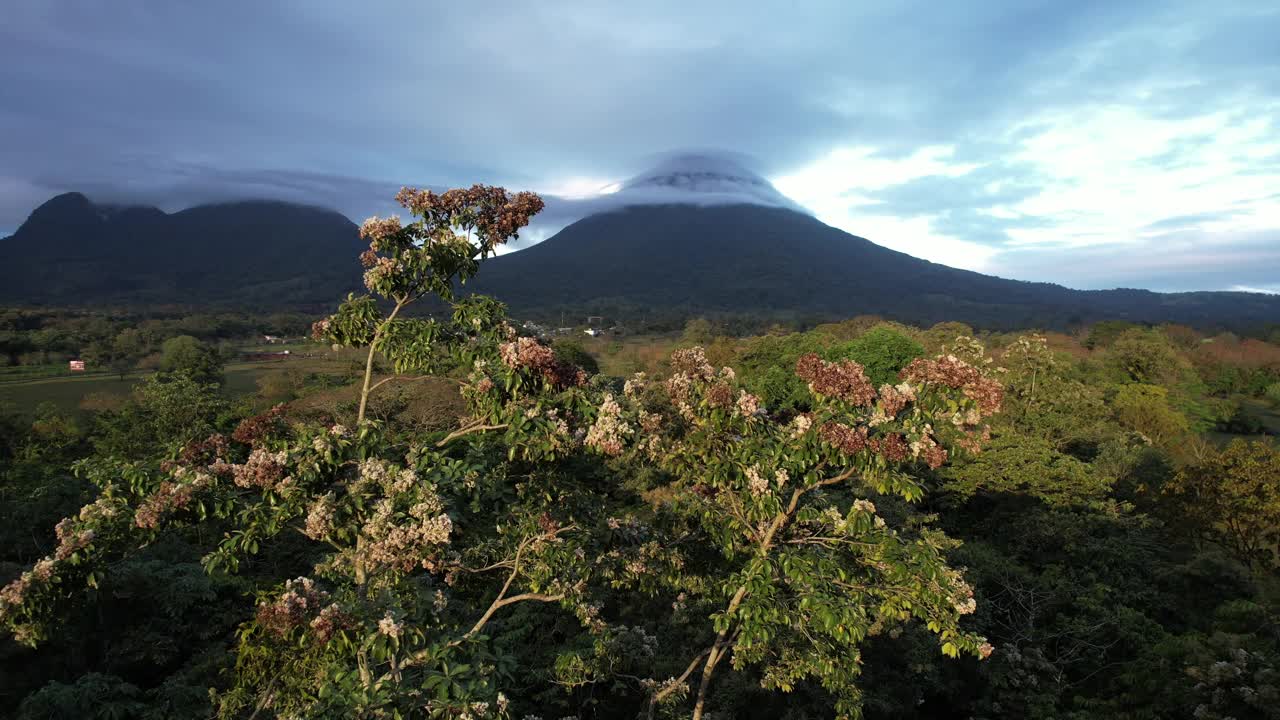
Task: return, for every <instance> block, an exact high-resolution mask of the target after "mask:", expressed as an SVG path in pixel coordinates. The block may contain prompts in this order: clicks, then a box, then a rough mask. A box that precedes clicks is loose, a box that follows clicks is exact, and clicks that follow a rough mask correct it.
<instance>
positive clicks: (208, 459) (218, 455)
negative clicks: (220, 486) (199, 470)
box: [178, 433, 231, 467]
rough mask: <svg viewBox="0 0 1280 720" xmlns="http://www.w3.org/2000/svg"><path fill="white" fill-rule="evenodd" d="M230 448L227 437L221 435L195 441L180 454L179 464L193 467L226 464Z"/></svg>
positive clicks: (188, 444)
mask: <svg viewBox="0 0 1280 720" xmlns="http://www.w3.org/2000/svg"><path fill="white" fill-rule="evenodd" d="M230 447H231V446H230V444H229V443H228V442H227V437H226V436H225V435H222V434H220V433H219V434H214V435H210V436H209V437H207V438H205V439H204V440H193V441H191V442H189V443H187V445H186V446H185V447H183V448H182V451H181V452H180V453H178V463H179V464H180V465H181V466H185V467H192V466H194V465H212V464H214V463H218V462H226V459H227V453H228V450H229V449H230Z"/></svg>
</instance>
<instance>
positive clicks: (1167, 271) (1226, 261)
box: [991, 229, 1280, 291]
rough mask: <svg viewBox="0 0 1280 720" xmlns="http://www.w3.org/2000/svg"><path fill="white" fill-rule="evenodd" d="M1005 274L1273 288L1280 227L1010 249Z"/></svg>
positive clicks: (996, 266)
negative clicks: (1076, 246)
mask: <svg viewBox="0 0 1280 720" xmlns="http://www.w3.org/2000/svg"><path fill="white" fill-rule="evenodd" d="M991 265H992V268H991V269H992V271H993V273H994V274H996V275H1001V276H1003V277H1013V278H1018V279H1021V280H1038V281H1046V282H1055V283H1059V284H1062V285H1066V286H1068V287H1075V288H1083V289H1106V288H1112V287H1137V288H1146V289H1151V290H1163V291H1182V290H1228V289H1231V288H1234V287H1238V286H1243V287H1252V288H1260V289H1265V288H1273V287H1276V286H1277V278H1280V230H1266V231H1258V232H1241V233H1231V234H1227V235H1222V234H1214V235H1210V234H1206V233H1204V232H1201V231H1198V230H1194V229H1192V230H1182V231H1177V232H1169V233H1165V234H1161V235H1157V236H1154V237H1151V238H1148V239H1145V240H1143V241H1140V242H1136V243H1125V244H1111V245H1100V246H1094V247H1084V248H1072V249H1069V250H1067V249H1058V248H1049V249H1040V248H1038V249H1014V250H1006V251H1004V252H1002V253H1000V254H999V255H997V256H996V257H995V258H994V259H993V260H992V263H991Z"/></svg>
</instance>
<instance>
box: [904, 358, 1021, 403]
mask: <svg viewBox="0 0 1280 720" xmlns="http://www.w3.org/2000/svg"><path fill="white" fill-rule="evenodd" d="M900 376H901V377H902V379H903V380H908V381H910V382H915V383H932V384H935V385H945V386H947V387H950V388H956V389H959V390H962V391H963V392H964V394H965V396H966V397H968V398H969V399H971V400H973V401H974V402H976V403H977V404H978V407H979V408H980V409H981V410H982V412H983V413H984V414H986V415H990V414H992V413H996V412H999V411H1000V403H1001V401H1002V400H1003V399H1004V388H1003V387H1001V385H1000V383H999V382H998V381H996V380H994V379H992V378H989V377H987V376H985V375H983V374H982V372H981V371H979V370H978V369H977V368H975V367H974V366H972V365H970V364H969V363H967V362H965V361H963V360H961V359H959V358H957V357H956V356H954V355H944V356H941V357H938V358H935V359H933V360H926V359H924V358H918V359H916V360H912V361H911V364H910V365H908V366H906V367H905V368H903V369H902V373H901V375H900Z"/></svg>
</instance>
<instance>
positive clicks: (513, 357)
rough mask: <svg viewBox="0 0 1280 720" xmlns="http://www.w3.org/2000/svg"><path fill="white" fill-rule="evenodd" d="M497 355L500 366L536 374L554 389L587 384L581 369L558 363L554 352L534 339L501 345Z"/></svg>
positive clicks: (529, 338) (524, 338)
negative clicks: (500, 360) (500, 362)
mask: <svg viewBox="0 0 1280 720" xmlns="http://www.w3.org/2000/svg"><path fill="white" fill-rule="evenodd" d="M498 355H499V357H501V358H502V364H503V365H506V366H507V367H508V368H511V369H512V370H521V369H524V370H528V371H530V372H533V373H537V374H539V375H541V376H542V377H543V379H545V380H546V381H547V382H548V383H550V384H551V385H552V386H553V387H556V388H561V389H563V388H567V387H572V386H575V385H583V384H585V383H586V382H587V374H586V373H585V372H583V371H582V369H581V368H577V367H574V366H572V365H569V364H567V363H563V362H560V359H559V358H557V357H556V354H555V351H554V350H552V349H551V348H549V347H547V346H546V345H543V344H542V343H540V342H538V341H537V339H535V338H531V337H519V338H516V339H515V340H514V341H512V342H506V343H502V344H501V345H499V346H498ZM481 382H483V381H481ZM477 389H479V388H478V387H477ZM482 392H484V391H482Z"/></svg>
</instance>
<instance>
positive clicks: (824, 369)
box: [796, 353, 876, 407]
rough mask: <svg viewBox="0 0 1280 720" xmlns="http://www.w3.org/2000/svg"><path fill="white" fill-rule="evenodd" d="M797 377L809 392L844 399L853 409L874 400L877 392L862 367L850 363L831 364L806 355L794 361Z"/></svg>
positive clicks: (864, 405) (850, 361)
mask: <svg viewBox="0 0 1280 720" xmlns="http://www.w3.org/2000/svg"><path fill="white" fill-rule="evenodd" d="M796 375H798V376H800V379H801V380H806V381H808V383H809V389H810V390H812V391H813V392H815V393H817V394H819V395H823V396H826V397H831V398H837V399H840V400H843V401H845V402H847V403H849V404H851V405H853V406H854V407H866V406H868V405H870V404H871V403H872V402H874V401H875V399H876V390H875V388H874V387H872V386H871V381H870V380H868V379H867V374H866V372H865V371H864V370H863V368H862V366H861V365H859V364H858V363H856V362H854V361H852V360H841V361H840V362H838V363H831V362H827V361H826V360H823V359H822V358H820V357H818V355H817V354H816V353H808V354H806V355H803V356H801V357H800V359H799V360H797V361H796Z"/></svg>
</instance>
